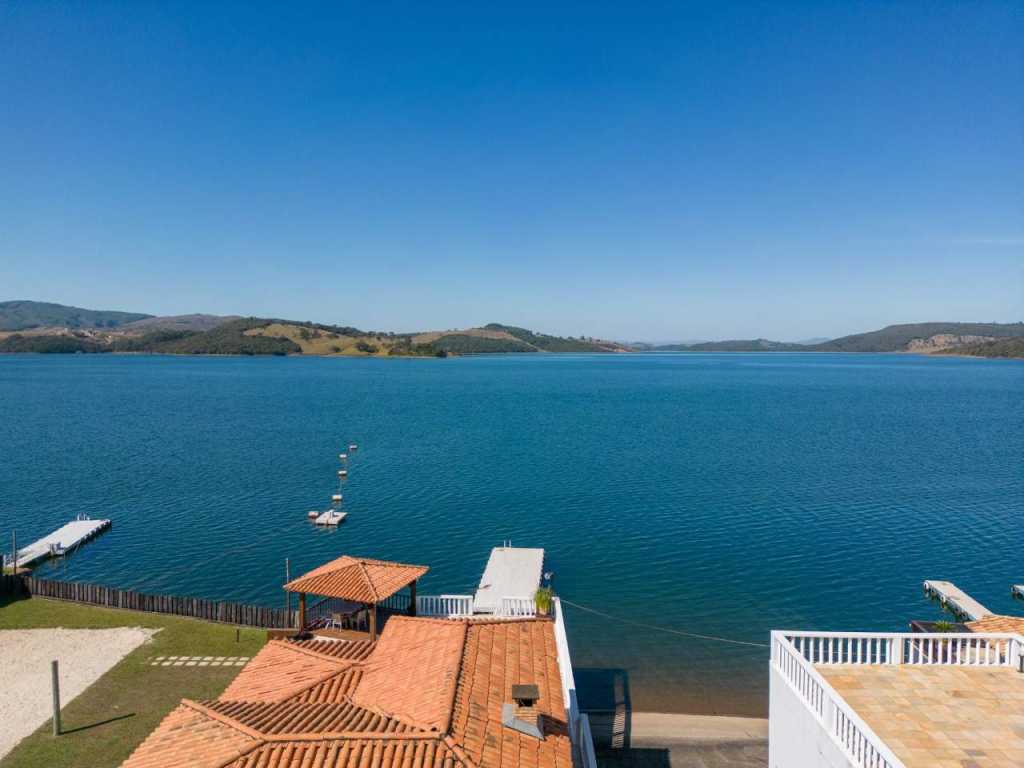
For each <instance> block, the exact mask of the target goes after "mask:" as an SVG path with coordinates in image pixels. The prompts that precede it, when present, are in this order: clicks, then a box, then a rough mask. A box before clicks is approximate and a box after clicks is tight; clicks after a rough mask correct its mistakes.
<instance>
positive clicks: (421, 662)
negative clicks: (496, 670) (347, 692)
mask: <svg viewBox="0 0 1024 768" xmlns="http://www.w3.org/2000/svg"><path fill="white" fill-rule="evenodd" d="M465 636H466V623H465V622H461V621H458V622H457V621H448V620H445V619H413V618H408V617H403V616H395V617H393V618H391V619H389V620H388V623H387V626H386V631H385V632H384V633H383V634H382V635H381V638H380V640H378V641H377V647H376V648H375V649H374V651H373V653H372V654H371V655H370V657H369V659H367V662H366V665H365V666H364V671H363V679H362V681H360V683H359V686H358V687H357V688H356V691H355V694H354V695H353V696H352V700H353V701H354V702H355V703H356V704H360V705H362V706H367V707H374V708H377V709H381V710H383V711H385V712H391V713H393V714H394V715H395V716H397V717H401V718H403V719H405V720H408V721H410V722H413V723H416V724H418V725H420V727H421V728H422V729H423V730H425V731H445V730H447V728H448V721H449V718H450V716H451V711H452V699H453V698H454V696H455V683H456V681H457V678H458V675H459V662H460V659H461V657H462V646H463V642H464V640H465Z"/></svg>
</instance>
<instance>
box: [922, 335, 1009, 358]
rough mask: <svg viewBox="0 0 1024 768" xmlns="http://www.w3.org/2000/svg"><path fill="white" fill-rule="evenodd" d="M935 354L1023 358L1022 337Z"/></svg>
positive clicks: (941, 351) (949, 349)
mask: <svg viewBox="0 0 1024 768" xmlns="http://www.w3.org/2000/svg"><path fill="white" fill-rule="evenodd" d="M935 354H938V355H969V356H971V357H1014V358H1024V337H1022V336H1014V337H1011V338H1007V339H997V340H996V341H984V342H981V343H980V344H965V345H963V346H959V347H950V348H948V349H943V350H940V351H938V352H936V353H935Z"/></svg>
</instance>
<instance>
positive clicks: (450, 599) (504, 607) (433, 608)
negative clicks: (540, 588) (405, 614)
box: [416, 595, 537, 619]
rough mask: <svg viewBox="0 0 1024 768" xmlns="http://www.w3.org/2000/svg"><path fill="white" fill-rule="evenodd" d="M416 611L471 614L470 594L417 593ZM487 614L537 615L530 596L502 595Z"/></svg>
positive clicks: (456, 615)
mask: <svg viewBox="0 0 1024 768" xmlns="http://www.w3.org/2000/svg"><path fill="white" fill-rule="evenodd" d="M416 613H417V614H418V615H419V616H443V617H445V618H449V619H454V618H461V617H464V616H472V615H473V596H472V595H418V596H417V597H416ZM487 615H488V616H495V617H498V618H503V619H510V618H515V619H521V618H528V617H533V616H536V615H537V605H536V603H535V602H534V601H533V598H532V597H503V598H502V599H501V603H500V604H499V605H498V609H497V610H496V611H495V612H494V613H491V614H487Z"/></svg>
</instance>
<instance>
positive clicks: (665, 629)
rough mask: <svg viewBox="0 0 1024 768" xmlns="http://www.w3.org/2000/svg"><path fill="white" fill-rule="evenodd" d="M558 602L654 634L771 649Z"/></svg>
mask: <svg viewBox="0 0 1024 768" xmlns="http://www.w3.org/2000/svg"><path fill="white" fill-rule="evenodd" d="M559 600H561V601H562V602H563V603H565V604H566V605H571V606H572V607H573V608H577V609H579V610H581V611H586V612H587V613H593V614H594V615H596V616H602V617H604V618H606V619H611V620H612V621H617V622H620V623H622V624H632V625H633V626H636V627H643V628H644V629H652V630H654V631H656V632H666V633H668V634H670V635H680V636H682V637H692V638H696V639H697V640H714V641H715V642H718V643H732V644H733V645H749V646H751V647H752V648H771V646H770V645H768V643H752V642H750V641H749V640H733V639H732V638H729V637H716V636H714V635H698V634H697V633H696V632H683V631H682V630H681V629H672V628H671V627H659V626H657V625H655V624H645V623H644V622H642V621H634V620H633V619H624V618H622V617H621V616H612V615H611V614H610V613H605V612H604V611H599V610H597V609H596V608H588V607H587V606H585V605H580V604H579V603H574V602H572V600H566V599H565V598H564V597H562V596H561V595H559Z"/></svg>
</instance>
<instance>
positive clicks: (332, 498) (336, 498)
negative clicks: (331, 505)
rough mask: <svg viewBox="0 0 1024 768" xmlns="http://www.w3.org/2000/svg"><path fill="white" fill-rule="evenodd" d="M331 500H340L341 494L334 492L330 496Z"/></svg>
mask: <svg viewBox="0 0 1024 768" xmlns="http://www.w3.org/2000/svg"><path fill="white" fill-rule="evenodd" d="M331 501H333V502H335V503H337V502H340V501H341V494H340V493H336V494H334V495H333V496H331Z"/></svg>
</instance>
